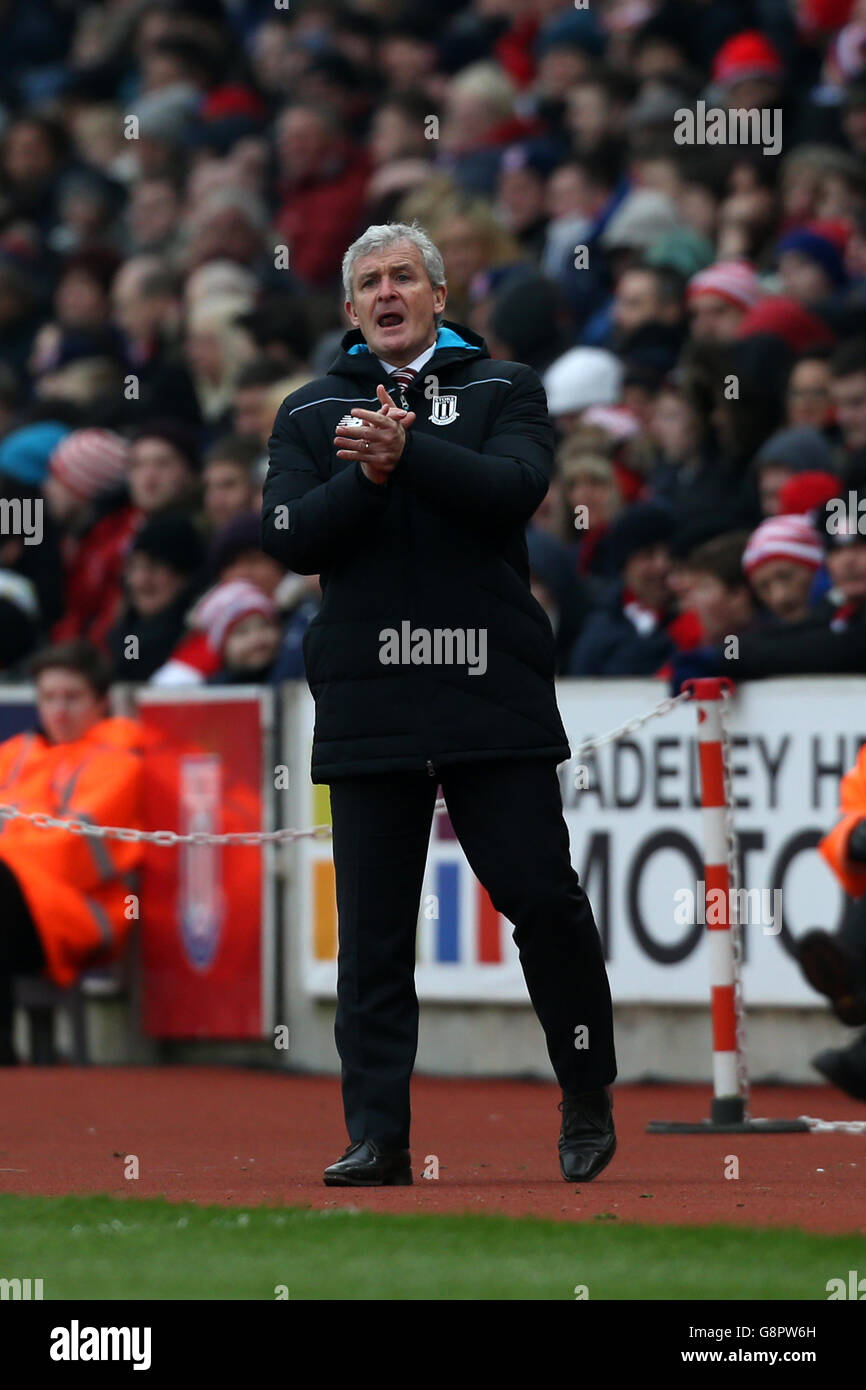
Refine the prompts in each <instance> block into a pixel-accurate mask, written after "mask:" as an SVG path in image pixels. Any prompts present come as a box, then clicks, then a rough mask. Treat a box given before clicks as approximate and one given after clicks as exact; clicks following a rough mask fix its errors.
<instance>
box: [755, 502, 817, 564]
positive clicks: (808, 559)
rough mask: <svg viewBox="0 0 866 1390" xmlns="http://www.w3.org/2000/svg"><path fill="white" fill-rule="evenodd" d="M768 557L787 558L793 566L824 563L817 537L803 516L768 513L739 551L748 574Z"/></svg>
mask: <svg viewBox="0 0 866 1390" xmlns="http://www.w3.org/2000/svg"><path fill="white" fill-rule="evenodd" d="M768 560H791V561H793V563H794V564H796V565H807V566H808V567H809V568H810V569H820V567H821V565H822V564H823V563H824V549H823V547H822V545H821V537H820V535H819V534H818V532H817V531H816V530H815V527H814V526H813V525H812V524H811V522H809V521H808V520H807V519H806V517H804V516H771V517H768V518H767V520H766V521H762V522H761V524H760V526H759V527H758V529H757V530H756V531H753V532H752V534H751V536H750V537H749V541H748V544H747V546H746V548H745V550H744V551H743V569H744V570H745V572H746V574H747V575H751V574H753V573H754V571H755V570H756V569H757V568H758V566H759V565H764V564H766V563H767V561H768Z"/></svg>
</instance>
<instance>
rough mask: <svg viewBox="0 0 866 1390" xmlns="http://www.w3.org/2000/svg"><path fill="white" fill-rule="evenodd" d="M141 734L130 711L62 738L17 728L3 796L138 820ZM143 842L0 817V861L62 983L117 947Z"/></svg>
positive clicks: (44, 807)
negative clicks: (16, 886)
mask: <svg viewBox="0 0 866 1390" xmlns="http://www.w3.org/2000/svg"><path fill="white" fill-rule="evenodd" d="M140 742H141V729H140V727H139V725H138V724H136V723H134V722H133V721H132V720H130V719H103V720H101V721H100V722H99V723H98V724H95V725H94V726H93V727H92V728H91V729H89V730H88V732H87V733H85V735H84V736H83V738H79V739H75V740H73V741H71V742H68V743H49V741H48V740H47V739H46V738H45V736H44V735H43V734H40V733H35V732H32V733H26V734H18V735H17V736H16V737H15V738H11V739H9V740H8V741H7V742H6V743H4V744H2V745H0V802H5V803H10V802H11V803H12V804H13V805H14V806H17V807H18V809H19V810H21V811H28V812H30V811H41V812H43V813H45V814H47V815H49V816H56V817H60V818H62V819H63V820H72V819H75V820H81V821H86V822H90V823H91V824H93V825H124V826H130V827H133V828H140V826H141V811H140V800H141V770H142V760H141V750H140ZM141 850H142V847H141V845H140V844H129V843H126V842H124V841H122V840H100V839H95V838H94V837H92V836H87V835H79V834H71V833H70V832H69V831H66V830H52V829H42V828H40V827H38V826H35V825H34V824H33V823H32V822H31V821H27V820H21V819H18V818H15V819H8V820H7V819H3V820H2V821H0V860H3V862H4V863H5V864H7V865H8V867H9V868H10V869H11V870H12V872H13V873H14V874H15V877H16V878H17V879H18V882H19V884H20V886H21V890H22V892H23V894H24V897H25V899H26V902H27V906H28V907H29V909H30V913H31V916H32V918H33V921H34V923H35V925H36V928H37V930H38V932H39V936H40V939H41V942H42V947H43V950H44V952H45V958H46V968H47V970H48V973H49V974H50V975H51V978H52V979H53V980H54V981H55V982H56V983H57V984H58V985H71V984H72V983H73V982H74V981H75V979H76V978H77V976H78V975H79V973H80V972H81V970H82V969H83V968H85V967H86V966H87V965H88V964H89V963H90V962H92V961H93V960H94V959H96V958H99V959H112V958H114V957H116V956H117V955H118V954H119V953H120V952H121V950H122V948H123V945H124V942H125V940H126V936H127V933H128V931H129V927H130V922H131V921H132V920H134V919H135V917H136V916H137V915H138V914H137V912H135V913H132V912H130V911H129V903H128V900H127V899H128V895H129V894H130V893H134V892H135V888H136V883H135V878H134V872H135V870H136V868H137V866H138V864H139V862H140V860H141Z"/></svg>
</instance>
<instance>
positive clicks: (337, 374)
mask: <svg viewBox="0 0 866 1390" xmlns="http://www.w3.org/2000/svg"><path fill="white" fill-rule="evenodd" d="M432 378H435V381H434V380H432ZM379 382H382V383H383V384H384V385H385V386H386V387H388V386H392V385H393V384H392V383H391V382H390V380H389V377H388V375H387V373H386V372H385V371H384V369H383V368H382V367H381V365H380V363H379V362H378V360H377V359H376V357H374V356H373V355H372V354H371V352H370V351H369V349H368V347H367V345H366V343H365V342H364V341H363V339H362V337H361V335H360V333H359V332H358V331H357V330H353V331H351V332H349V333H347V334H346V335H345V336H344V337H343V340H342V343H341V350H340V352H339V354H338V356H337V357H336V359H335V361H334V362H333V363H332V365H331V368H330V371H329V372H328V375H327V376H324V377H319V378H318V379H317V380H316V381H312V382H310V383H309V384H308V385H306V386H304V387H302V388H301V389H300V390H299V391H295V392H293V393H292V395H291V396H289V397H288V398H287V399H286V400H285V401H284V402H283V404H282V406H281V407H280V410H279V412H278V414H277V418H276V421H275V424H274V433H273V435H272V437H271V440H270V468H269V470H268V477H267V481H266V483H265V490H264V506H263V512H262V537H263V545H264V548H265V550H267V551H268V552H269V553H270V554H271V555H274V556H276V557H277V558H279V559H280V560H282V561H283V562H284V563H285V564H287V565H288V566H290V568H291V569H293V570H296V571H297V572H298V573H300V574H319V575H320V579H321V585H322V591H323V594H324V598H323V601H322V606H321V608H320V610H319V613H318V614H317V616H316V618H315V619H314V621H313V622H312V623H311V625H310V627H309V629H308V631H307V634H306V636H305V639H304V657H305V663H306V673H307V680H308V682H309V685H310V689H311V691H312V693H313V696H314V698H315V701H316V728H315V737H314V743H313V761H312V779H313V781H314V782H330V781H332V780H335V779H337V778H339V777H346V776H351V775H354V774H357V773H367V772H370V773H377V772H389V771H394V770H398V769H405V770H411V769H418V770H422V771H423V770H424V769H425V768H426V769H427V771H428V772H430V773H431V775H433V774H435V770H436V769H437V768H439V767H440V766H444V765H446V764H448V763H456V762H464V761H474V760H478V759H485V758H525V757H539V756H548V757H551V758H553V759H554V760H555V761H557V762H561V761H563V760H564V759H566V758H568V757H569V756H570V752H569V747H568V742H567V739H566V735H565V730H564V728H563V726H562V721H561V719H560V717H559V712H558V710H557V707H556V697H555V692H554V685H553V674H554V643H553V633H552V631H551V626H550V622H549V620H548V618H547V615H546V614H545V612H544V610H543V609H542V608H541V606H540V604H538V603H537V602H536V600H535V599H534V598H533V597H532V595H531V593H530V589H529V565H528V560H527V551H526V539H525V526H526V523H527V522H528V521H529V518H530V517H531V516H532V514H533V512H534V511H535V510H536V508H537V507H538V505H539V503H540V502H541V500H542V498H543V497H544V494H545V493H546V491H547V488H548V484H549V480H550V473H551V469H552V466H553V433H552V429H551V426H550V423H549V420H548V416H547V402H546V398H545V395H544V388H543V387H542V385H541V383H540V381H539V379H538V377H537V376H536V374H535V372H534V371H532V370H531V369H530V368H529V367H525V366H522V365H520V364H519V363H516V362H498V361H497V362H494V361H491V359H490V355H489V353H488V351H487V348H486V346H485V344H484V341H483V339H481V338H479V337H478V336H477V334H475V333H472V332H470V331H469V330H468V329H464V328H462V327H460V326H459V325H458V324H450V323H445V324H443V325H442V327H441V328H440V329H439V335H438V345H437V348H436V351H435V353H434V354H433V356H432V357H431V358H430V360H429V361H428V362H427V363H426V364H425V366H424V367H423V368H422V371H421V373H420V374H419V376H418V377H417V378H416V380H415V381H414V382H413V383H412V385H411V386H410V387H409V390H408V392H407V395H408V401H409V405H410V408H411V409H412V410H414V411H416V412H417V419H416V422H415V424H414V425H412V426H411V428H410V429H409V431H408V435H407V443H406V447H405V449H404V452H403V457H402V458H401V460H400V463H399V464H398V466H397V468H396V469H395V470H394V472H393V473H392V474H391V475H390V476H389V479H388V482H387V483H385V484H383V485H382V486H378V485H377V484H375V483H372V482H370V481H369V479H367V478H366V477H365V476H364V474H363V472H362V471H361V468H360V465H358V464H356V463H354V462H352V463H347V462H346V461H344V460H342V459H338V458H337V456H336V450H335V449H334V444H333V440H334V433H335V429H336V426H337V422H338V421H339V420H340V419H341V418H342V416H343V415H346V414H348V413H349V412H350V411H351V410H352V408H353V406H363V407H365V408H367V409H377V408H378V402H377V399H376V386H377V384H378V383H379ZM436 394H438V397H439V401H438V404H434V400H433V399H432V398H431V397H432V396H434V395H436ZM443 398H445V399H444V400H443ZM434 415H435V416H436V418H437V419H439V420H441V421H442V423H439V424H437V423H434V422H433V416H434ZM404 623H408V624H409V628H408V631H409V633H410V634H415V633H416V632H417V630H418V629H425V630H426V631H427V632H430V633H431V635H432V634H433V632H434V630H435V629H440V630H442V629H447V630H453V629H460V630H462V631H463V632H464V633H465V632H466V630H467V629H472V630H475V633H476V634H477V635H476V638H475V640H476V643H477V645H476V648H475V651H474V653H472V656H473V657H474V660H473V662H472V663H471V664H469V663H464V664H463V665H458V664H439V665H432V664H431V665H424V664H419V665H413V664H402V665H385V664H382V662H381V661H380V649H381V648H382V643H383V638H382V636H381V634H382V633H383V632H384V630H385V629H395V630H396V631H397V632H398V633H401V632H402V631H403V628H402V625H403V624H404ZM481 632H483V633H484V634H486V637H481V636H480V633H481ZM485 641H486V662H485V663H484V664H485V665H486V669H484V670H483V673H482V661H481V659H480V654H481V652H482V651H483V650H484V647H483V643H484V642H485ZM472 665H474V666H475V671H474V672H473V670H472Z"/></svg>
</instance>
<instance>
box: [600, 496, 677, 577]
mask: <svg viewBox="0 0 866 1390" xmlns="http://www.w3.org/2000/svg"><path fill="white" fill-rule="evenodd" d="M675 527H676V522H675V519H674V514H673V512H672V511H671V510H670V509H669V508H668V507H665V506H663V505H662V503H661V502H633V503H632V504H631V506H630V507H627V508H626V510H625V511H624V512H621V513H620V515H619V516H618V517H617V519H616V521H615V522H614V523H613V525H612V526H611V528H610V531H609V532H608V539H609V542H610V551H611V556H612V558H613V561H614V563H615V564H616V567H617V569H620V570H621V569H622V567H623V566H624V565H625V564H626V563H627V561H629V560H630V559H631V557H632V556H633V555H636V554H637V553H638V551H639V550H647V549H648V548H649V547H650V546H651V545H669V544H670V542H671V540H672V538H673V534H674V530H675Z"/></svg>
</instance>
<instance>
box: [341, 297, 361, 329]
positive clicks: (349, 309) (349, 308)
mask: <svg viewBox="0 0 866 1390" xmlns="http://www.w3.org/2000/svg"><path fill="white" fill-rule="evenodd" d="M343 308H344V309H345V310H346V316H347V317H348V319H349V320H350V321H351V324H352V327H353V328H358V327H359V326H360V323H361V320H360V319H359V318H358V315H357V314H356V313H355V310H354V307H353V305H352V302H351V300H349V299H347V300H346V302H345V304H344V305H343Z"/></svg>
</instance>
